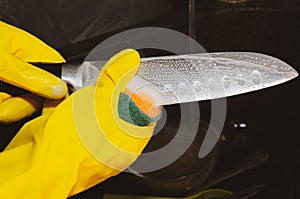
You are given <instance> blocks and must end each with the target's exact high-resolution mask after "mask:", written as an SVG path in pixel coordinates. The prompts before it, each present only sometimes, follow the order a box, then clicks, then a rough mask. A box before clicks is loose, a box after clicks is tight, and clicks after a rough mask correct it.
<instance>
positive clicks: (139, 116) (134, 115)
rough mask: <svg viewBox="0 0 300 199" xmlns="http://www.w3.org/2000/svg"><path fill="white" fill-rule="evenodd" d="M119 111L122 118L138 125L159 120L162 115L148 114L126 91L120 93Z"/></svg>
mask: <svg viewBox="0 0 300 199" xmlns="http://www.w3.org/2000/svg"><path fill="white" fill-rule="evenodd" d="M118 111H119V116H120V118H121V119H123V120H124V121H126V122H129V123H131V124H135V125H138V126H147V125H148V124H150V123H152V122H156V121H158V120H159V119H160V117H161V114H159V115H158V116H156V117H149V116H148V115H146V114H145V113H144V112H143V111H142V110H141V109H140V108H139V107H138V106H137V105H136V104H135V103H134V102H133V101H132V99H131V98H130V97H129V95H127V94H126V93H121V94H120V97H119V104H118Z"/></svg>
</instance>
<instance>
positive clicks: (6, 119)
mask: <svg viewBox="0 0 300 199" xmlns="http://www.w3.org/2000/svg"><path fill="white" fill-rule="evenodd" d="M0 35H1V37H0V80H1V81H4V82H7V83H9V84H12V85H15V86H18V87H20V88H23V89H26V90H28V91H30V92H32V93H34V94H36V95H38V96H41V97H44V98H48V99H60V98H63V97H64V96H65V95H66V94H67V86H66V84H65V83H64V82H63V81H62V80H61V79H59V78H58V77H55V76H54V75H52V74H50V73H48V72H46V71H44V70H41V69H39V68H37V67H34V66H33V65H31V64H29V63H30V62H31V63H37V62H43V63H62V62H65V60H64V59H63V58H62V56H61V55H60V54H59V53H57V52H56V51H55V50H54V49H52V48H51V47H49V46H48V45H46V44H45V43H43V42H42V41H41V40H39V39H37V38H36V37H34V36H32V35H30V34H29V33H27V32H25V31H23V30H20V29H18V28H16V27H13V26H10V25H8V24H6V23H3V22H1V21H0ZM36 95H32V94H27V95H23V96H18V97H12V96H11V95H9V94H7V93H3V92H0V122H1V123H11V122H14V121H17V120H20V119H22V118H24V117H27V116H30V115H31V114H32V113H34V112H35V111H36V110H37V109H38V108H40V107H41V106H42V101H43V100H42V98H40V97H37V96H36Z"/></svg>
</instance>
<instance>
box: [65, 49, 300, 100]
mask: <svg viewBox="0 0 300 199" xmlns="http://www.w3.org/2000/svg"><path fill="white" fill-rule="evenodd" d="M104 63H105V61H96V62H84V63H83V64H82V65H81V66H79V67H78V66H72V65H69V66H68V67H63V71H62V78H63V79H64V80H67V81H69V82H71V83H72V84H73V85H74V87H75V88H76V89H79V88H82V87H86V86H89V85H93V83H94V82H95V81H96V79H97V78H98V73H99V71H100V69H101V67H102V66H103V65H104ZM297 76H298V73H297V71H296V70H295V69H293V68H292V67H291V66H289V65H288V64H287V63H285V62H283V61H281V60H279V59H277V58H274V57H272V56H268V55H264V54H259V53H253V52H218V53H205V54H204V53H202V54H191V55H174V56H163V57H151V58H142V59H141V66H140V69H139V71H138V73H137V75H136V77H135V78H133V80H132V81H131V82H130V83H129V84H128V87H127V88H128V89H129V90H130V91H131V92H132V93H135V92H147V93H149V94H151V96H154V98H155V100H156V101H155V104H156V105H167V104H175V103H184V102H192V101H202V100H209V99H216V98H222V97H228V96H233V95H238V94H242V93H247V92H251V91H255V90H259V89H263V88H267V87H271V86H275V85H278V84H281V83H284V82H286V81H289V80H291V79H293V78H295V77H297Z"/></svg>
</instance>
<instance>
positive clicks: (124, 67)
mask: <svg viewBox="0 0 300 199" xmlns="http://www.w3.org/2000/svg"><path fill="white" fill-rule="evenodd" d="M139 65H140V55H139V53H138V52H137V51H135V50H133V49H126V50H123V51H121V52H119V53H117V54H116V55H114V56H113V57H112V58H111V59H110V60H109V61H108V62H107V63H106V64H105V65H104V67H103V68H102V70H101V71H100V74H99V79H98V80H97V83H96V85H97V86H98V87H101V86H104V85H105V84H109V82H112V83H113V84H114V85H116V84H117V83H118V82H119V81H120V80H121V79H122V82H123V85H120V86H121V87H122V89H123V90H124V89H125V87H126V83H128V82H129V81H130V80H131V79H132V78H133V77H134V75H135V74H136V72H137V70H138V67H139Z"/></svg>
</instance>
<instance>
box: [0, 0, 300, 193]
mask: <svg viewBox="0 0 300 199" xmlns="http://www.w3.org/2000/svg"><path fill="white" fill-rule="evenodd" d="M186 2H187V1H174V7H175V8H176V10H175V12H174V13H173V14H168V15H167V16H164V17H163V18H159V19H154V20H151V21H148V22H147V23H141V24H137V25H135V26H132V27H142V26H160V27H168V28H172V29H174V30H178V31H181V32H183V33H187V30H188V28H187V24H188V22H187V16H188V15H187V4H186ZM196 6H197V8H196V14H197V20H196V23H197V24H196V28H197V31H196V34H197V41H198V42H199V43H200V44H202V45H203V46H204V47H205V49H206V50H207V51H209V52H211V51H233V50H234V51H235V50H236V51H255V52H262V53H266V54H269V55H273V56H275V57H278V58H280V59H282V60H284V61H286V62H287V63H289V64H291V65H292V66H293V67H294V68H295V69H296V70H297V71H298V72H299V71H300V68H299V66H300V21H299V18H300V3H299V1H296V0H287V1H280V0H273V1H272V0H248V1H246V2H245V3H241V4H231V3H224V2H221V1H219V0H202V1H196ZM126 28H129V27H126ZM126 28H125V29H126ZM122 30H123V29H122ZM119 31H121V30H119ZM119 31H115V32H111V33H109V34H105V35H99V36H98V37H94V38H90V39H88V40H85V41H82V42H79V43H76V44H72V45H68V46H65V47H63V48H61V49H60V51H61V52H62V54H63V55H64V56H65V57H67V58H68V59H69V60H72V59H82V58H83V57H84V56H85V55H86V54H87V53H88V52H89V51H90V50H91V49H92V48H93V47H94V46H95V45H97V44H98V43H99V42H101V41H102V40H104V39H105V38H107V37H109V36H110V35H113V34H115V33H117V32H119ZM156 54H159V52H157V51H155V52H153V51H145V52H144V55H145V56H146V55H147V56H149V55H156ZM299 89H300V80H299V78H297V79H295V80H292V81H290V82H288V83H285V84H282V85H280V86H275V87H273V88H268V89H265V90H262V91H259V92H253V93H249V94H245V95H240V96H234V97H229V98H227V109H228V110H227V118H226V123H225V127H224V130H223V134H224V135H225V136H226V137H227V139H228V140H229V141H227V142H224V143H223V149H222V154H221V156H220V158H219V160H218V166H217V167H216V169H215V171H214V173H213V174H216V173H218V172H219V171H222V170H224V169H226V168H230V167H231V165H235V164H236V163H237V162H238V161H239V160H240V159H242V157H245V156H246V154H249V153H250V152H251V151H254V150H260V149H262V150H264V151H266V152H268V154H269V160H268V161H267V162H266V163H265V164H263V165H261V166H259V167H257V168H256V169H253V170H250V171H247V172H245V173H243V174H241V175H238V176H236V177H234V178H231V179H229V180H226V181H224V182H222V183H219V184H218V185H215V186H214V187H217V188H225V189H228V190H231V191H238V190H242V189H245V188H247V187H250V186H254V185H257V184H266V188H265V189H264V190H263V192H262V193H260V194H259V195H257V196H255V197H253V198H257V199H265V198H270V199H283V198H284V199H298V198H300V172H299V168H300V158H299V155H298V154H299V152H300V144H299V140H300V139H299V138H300V136H299V110H300V103H299V102H300V95H299ZM199 105H200V108H201V119H202V120H203V121H209V118H210V103H209V102H200V103H199ZM23 122H24V121H23ZM240 122H244V123H247V128H235V127H234V124H238V123H240ZM21 125H22V122H20V123H17V124H12V125H9V126H6V125H1V126H0V129H1V130H0V131H1V134H0V136H1V138H0V142H1V148H3V147H4V146H5V144H7V143H8V141H9V139H11V138H12V137H13V135H14V134H15V133H16V131H17V129H18V128H19V127H20V126H21ZM134 185H135V182H134V181H132V178H130V177H129V174H126V173H123V174H121V175H118V176H116V177H113V178H111V179H109V180H107V181H105V182H104V183H102V184H100V185H97V186H95V187H93V188H91V189H90V190H87V191H86V192H84V193H81V194H78V195H77V196H74V197H72V198H74V199H75V198H78V199H79V198H97V199H98V198H101V196H102V195H103V193H105V192H109V193H147V190H143V189H138V190H137V189H136V187H135V186H134ZM170 186H172V185H170Z"/></svg>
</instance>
